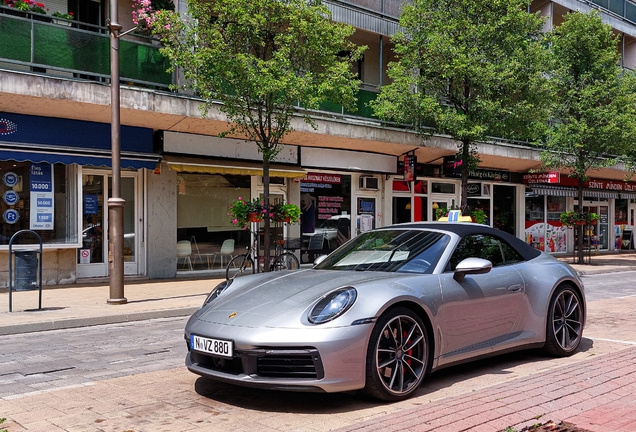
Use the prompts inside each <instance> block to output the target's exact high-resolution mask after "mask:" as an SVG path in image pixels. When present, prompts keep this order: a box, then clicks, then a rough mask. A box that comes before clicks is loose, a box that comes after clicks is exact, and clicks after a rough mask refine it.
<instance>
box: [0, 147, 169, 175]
mask: <svg viewBox="0 0 636 432" xmlns="http://www.w3.org/2000/svg"><path fill="white" fill-rule="evenodd" d="M38 150H41V151H34V149H33V148H28V149H27V148H25V149H18V148H15V147H14V148H11V149H8V148H1V147H0V160H14V161H16V162H48V163H52V164H55V163H62V164H66V165H69V164H74V163H75V164H78V165H83V166H93V167H107V168H111V167H112V157H111V154H110V152H99V151H92V152H79V151H77V149H64V148H46V146H42V147H41V149H38ZM159 160H160V157H159V156H158V155H154V154H152V155H151V154H134V153H129V152H122V153H121V156H120V164H121V167H122V168H133V169H141V168H146V169H152V170H154V169H155V167H156V165H157V162H159Z"/></svg>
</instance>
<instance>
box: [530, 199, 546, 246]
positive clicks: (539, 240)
mask: <svg viewBox="0 0 636 432" xmlns="http://www.w3.org/2000/svg"><path fill="white" fill-rule="evenodd" d="M544 206H545V197H543V196H535V197H526V226H525V239H526V243H528V244H529V245H531V246H532V247H533V248H535V249H540V250H543V249H544V247H545V223H544V222H545V217H544Z"/></svg>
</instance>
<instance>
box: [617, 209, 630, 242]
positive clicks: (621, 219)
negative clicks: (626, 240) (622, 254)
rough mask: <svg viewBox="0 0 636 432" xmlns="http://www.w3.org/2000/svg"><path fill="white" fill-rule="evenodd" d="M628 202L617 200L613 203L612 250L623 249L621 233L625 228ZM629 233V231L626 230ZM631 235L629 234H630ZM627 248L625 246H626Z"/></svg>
mask: <svg viewBox="0 0 636 432" xmlns="http://www.w3.org/2000/svg"><path fill="white" fill-rule="evenodd" d="M628 208H629V200H626V199H617V200H616V201H614V248H615V249H622V248H623V232H625V228H626V227H627V224H628V221H627V215H628ZM628 232H630V233H631V230H628ZM630 235H631V234H630ZM626 246H627V244H626Z"/></svg>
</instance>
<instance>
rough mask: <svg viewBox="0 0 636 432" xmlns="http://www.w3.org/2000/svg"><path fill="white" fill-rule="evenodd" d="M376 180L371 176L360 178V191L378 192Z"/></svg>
mask: <svg viewBox="0 0 636 432" xmlns="http://www.w3.org/2000/svg"><path fill="white" fill-rule="evenodd" d="M378 181H379V180H378V178H377V177H372V176H362V177H360V189H365V190H378Z"/></svg>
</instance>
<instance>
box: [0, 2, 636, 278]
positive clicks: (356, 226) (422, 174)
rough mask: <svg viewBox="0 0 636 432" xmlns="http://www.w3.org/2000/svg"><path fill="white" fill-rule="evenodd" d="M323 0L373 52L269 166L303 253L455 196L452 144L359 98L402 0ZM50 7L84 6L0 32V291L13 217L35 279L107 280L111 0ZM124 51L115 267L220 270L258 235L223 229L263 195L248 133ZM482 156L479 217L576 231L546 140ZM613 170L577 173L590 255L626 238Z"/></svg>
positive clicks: (11, 21) (620, 28)
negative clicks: (39, 244)
mask: <svg viewBox="0 0 636 432" xmlns="http://www.w3.org/2000/svg"><path fill="white" fill-rule="evenodd" d="M601 3H602V2H595V3H594V5H593V6H594V7H595V8H596V7H600V9H601V12H602V16H603V19H604V20H605V21H606V22H608V23H610V24H611V25H612V27H613V28H614V29H615V31H616V32H617V33H621V35H622V45H621V52H622V59H623V66H624V67H626V68H630V69H631V68H633V67H634V65H635V64H636V44H634V41H635V40H636V7H635V6H634V4H632V3H630V2H628V1H623V2H619V3H620V8H619V7H618V6H617V5H618V3H615V2H612V3H611V4H609V3H608V4H607V5H605V4H601ZM326 4H327V5H328V6H329V8H330V9H331V11H332V13H333V17H334V19H336V20H338V21H342V22H346V23H349V24H352V25H353V26H354V27H355V28H356V33H355V34H354V36H353V37H352V39H353V40H354V42H356V43H358V44H363V45H367V46H368V47H369V49H368V50H367V52H366V53H365V55H364V58H363V59H362V60H361V61H360V62H358V63H357V64H356V65H355V70H356V71H357V72H358V75H359V77H360V79H361V80H362V82H363V85H362V87H361V89H360V93H359V102H358V105H359V107H358V108H359V109H358V110H357V111H356V112H347V111H346V110H344V109H343V108H342V107H339V106H337V105H334V104H329V103H326V104H324V106H323V108H322V109H321V110H318V111H315V112H312V116H313V118H314V121H315V124H316V126H317V129H313V128H312V127H311V126H309V125H307V124H306V123H304V121H303V120H302V118H300V117H298V118H297V119H295V120H294V124H293V127H294V129H295V131H294V132H293V133H292V134H290V135H289V136H288V137H287V138H286V141H285V145H284V148H283V151H282V152H281V153H280V154H279V155H278V156H277V159H276V161H275V162H274V163H273V165H272V168H271V178H272V184H271V190H270V193H271V194H272V197H273V200H285V201H288V202H291V203H295V204H298V205H299V206H300V207H301V209H302V211H303V215H302V216H301V223H300V224H297V225H288V224H275V225H274V227H273V229H274V231H273V232H274V236H275V238H276V239H281V240H284V241H285V243H284V246H285V247H288V248H292V249H293V250H294V251H295V252H296V253H297V254H298V256H299V258H300V261H301V263H303V264H308V263H311V262H313V260H314V259H315V257H317V256H319V255H321V254H324V253H326V252H328V251H330V250H333V249H334V248H336V247H338V246H339V245H340V244H342V242H344V241H346V240H347V239H348V238H351V237H352V236H355V235H357V234H358V233H360V232H364V231H366V230H368V229H372V228H374V227H379V226H385V225H389V224H393V223H402V222H409V221H431V220H435V219H436V218H437V217H438V216H439V214H440V212H441V211H443V209H448V208H451V207H453V206H456V205H457V204H458V203H459V199H460V192H461V191H460V179H459V171H458V165H459V164H458V163H457V162H456V161H455V160H454V156H455V153H456V151H457V146H456V143H454V142H453V141H452V140H450V139H449V138H447V137H444V136H434V137H432V138H430V139H427V140H423V139H422V138H421V137H420V136H418V135H417V134H415V133H414V132H412V131H410V130H408V129H406V128H401V127H398V126H396V125H392V124H387V123H384V122H381V121H379V120H378V119H377V118H375V117H374V116H373V112H372V111H371V110H370V109H369V108H368V107H367V106H366V102H368V101H369V100H372V99H373V98H375V95H376V94H377V92H378V89H379V88H380V87H381V86H382V85H383V84H386V83H387V82H388V78H387V76H386V69H387V67H386V66H387V64H388V63H389V62H390V61H391V60H392V59H393V54H392V45H391V36H392V35H393V34H394V33H395V32H396V31H397V29H398V16H399V6H400V2H399V1H393V0H384V1H381V2H378V1H358V0H356V1H333V0H332V1H328V2H326ZM51 5H53V3H51ZM58 6H59V9H60V10H62V11H67V12H74V14H75V16H76V18H77V19H76V20H74V21H64V20H55V21H54V20H53V18H48V20H47V19H46V18H44V17H41V16H36V14H31V13H17V12H16V11H13V10H10V9H9V8H6V7H0V32H7V33H6V34H5V38H4V40H8V39H7V38H8V37H9V36H10V37H11V40H14V41H15V43H14V44H12V45H11V46H6V45H7V44H3V47H0V169H1V171H2V174H3V184H2V194H3V199H4V200H3V202H2V212H3V220H2V222H1V223H2V225H1V227H0V229H1V235H2V237H0V286H6V285H7V283H8V268H7V266H8V253H9V252H8V244H9V241H10V239H11V236H12V235H13V234H15V233H16V232H18V231H20V230H22V229H27V230H34V231H36V232H37V233H39V234H40V235H41V236H42V239H43V248H44V254H43V268H44V276H43V283H44V284H50V285H55V284H65V283H74V282H76V281H77V280H82V279H85V278H97V277H105V276H108V271H109V266H108V232H107V231H108V209H107V201H108V197H109V193H110V185H111V177H112V172H111V169H110V129H109V128H110V126H109V122H110V88H109V66H108V47H109V40H108V32H107V30H106V28H105V27H104V25H105V18H106V11H107V8H108V5H107V2H106V0H104V1H101V2H99V1H90V2H89V1H84V0H78V1H69V2H68V4H60V5H58ZM590 7H592V6H591V4H590V3H584V2H580V1H576V0H572V1H561V0H559V1H554V2H534V3H533V4H532V7H531V10H532V11H536V12H540V13H541V14H542V15H544V16H546V17H548V19H547V20H546V30H548V29H549V28H551V27H552V26H555V25H558V24H559V23H560V22H561V21H562V16H563V15H564V14H565V13H567V12H568V11H570V10H577V9H579V10H586V9H588V8H590ZM177 8H181V9H182V10H183V8H184V4H183V3H181V2H180V3H179V4H178V5H177ZM130 9H131V4H130V2H126V1H121V2H120V18H121V21H122V24H123V26H124V29H126V28H129V27H132V20H131V15H130ZM619 9H620V10H619ZM121 63H122V71H121V82H122V88H121V102H120V105H121V122H122V125H123V126H122V137H121V142H122V198H124V200H125V209H124V243H125V246H124V257H125V269H124V270H125V274H126V276H128V277H148V278H172V277H175V276H179V275H189V274H194V273H199V272H204V273H210V274H216V273H218V272H222V271H223V268H224V266H225V265H226V264H227V262H228V260H229V259H230V258H231V257H232V256H233V255H235V254H237V253H241V252H243V251H244V250H245V247H246V246H249V245H250V244H251V242H252V241H253V237H252V235H255V236H257V237H258V236H259V235H258V234H256V232H258V231H257V230H255V231H254V234H252V233H250V232H249V231H245V230H242V229H240V228H237V227H235V226H233V225H232V223H231V221H230V219H229V216H228V208H229V205H230V204H231V202H232V201H233V200H235V199H237V198H238V197H253V198H256V197H259V196H260V195H261V194H262V192H263V185H262V166H261V157H260V154H259V153H258V152H257V150H256V145H255V144H254V143H246V142H244V141H241V140H235V139H230V138H219V137H218V136H219V133H221V132H223V131H225V129H226V127H227V122H226V118H225V116H224V115H223V114H222V113H221V112H220V111H219V110H218V109H215V108H214V107H213V108H212V109H211V110H210V111H209V112H208V114H206V116H205V117H204V116H203V115H202V114H201V113H200V111H199V107H200V106H201V101H200V100H198V99H197V98H196V97H193V96H192V95H189V94H186V93H175V92H170V91H168V85H169V84H170V83H173V82H174V83H178V81H179V76H178V75H174V76H173V75H170V74H167V73H166V72H165V70H166V65H167V62H166V59H164V58H163V57H162V56H161V54H160V53H159V51H158V46H157V45H156V44H155V43H154V42H153V41H152V40H151V39H149V38H146V37H144V36H143V35H132V36H130V37H125V38H124V39H123V40H122V45H121ZM479 154H480V157H481V163H480V166H479V168H478V169H476V170H474V171H473V172H471V173H470V185H469V191H468V194H469V205H470V206H471V207H474V208H479V209H481V210H483V211H484V214H485V217H486V223H488V224H490V225H491V226H493V227H495V228H498V229H502V230H505V231H507V232H510V233H512V234H514V235H516V236H518V237H520V238H522V239H525V240H526V241H527V242H528V243H529V244H531V245H533V246H534V247H537V248H539V249H541V250H545V251H547V252H550V253H571V252H572V250H573V247H574V231H573V230H572V229H568V228H565V227H563V226H562V225H561V223H560V221H559V217H558V216H559V214H560V213H562V212H563V211H566V210H573V209H574V208H575V206H576V205H578V204H579V203H577V202H576V199H575V192H574V191H575V188H574V185H573V184H572V183H571V182H569V179H568V178H567V175H566V173H558V172H555V173H537V171H540V170H541V162H540V160H539V153H538V151H537V150H536V149H534V148H532V147H530V146H527V145H524V144H523V143H511V142H505V141H497V140H493V141H492V142H484V143H481V144H480V145H479ZM623 178H624V170H623V167H621V166H616V167H613V168H611V169H604V170H600V171H599V172H597V173H594V175H593V179H592V180H590V182H588V184H586V185H585V192H584V198H585V202H583V203H582V206H583V208H584V209H588V210H589V211H593V212H595V213H598V214H599V219H598V221H597V222H596V224H595V225H594V226H591V227H589V228H588V230H587V231H589V232H587V231H586V234H589V238H590V239H591V240H593V241H594V242H595V247H596V248H597V249H599V250H609V251H611V250H616V249H620V248H622V247H633V246H632V245H633V242H632V245H630V244H629V240H630V239H631V227H633V225H634V219H635V215H634V211H635V209H636V203H635V202H636V201H635V199H636V183H633V182H625V181H623ZM41 188H43V189H41ZM47 224H49V225H47ZM254 228H256V227H254Z"/></svg>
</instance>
